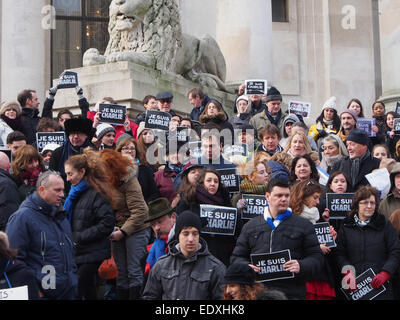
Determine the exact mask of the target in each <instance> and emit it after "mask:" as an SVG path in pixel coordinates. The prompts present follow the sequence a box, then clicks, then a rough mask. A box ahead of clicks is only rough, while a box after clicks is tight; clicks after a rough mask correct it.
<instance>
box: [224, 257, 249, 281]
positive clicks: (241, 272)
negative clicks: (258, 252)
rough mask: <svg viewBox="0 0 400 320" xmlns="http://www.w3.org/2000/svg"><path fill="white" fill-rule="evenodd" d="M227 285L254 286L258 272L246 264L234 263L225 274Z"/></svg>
mask: <svg viewBox="0 0 400 320" xmlns="http://www.w3.org/2000/svg"><path fill="white" fill-rule="evenodd" d="M224 281H225V284H245V285H246V284H247V285H249V286H252V285H253V284H254V282H255V281H256V272H255V271H254V270H253V269H252V268H251V267H250V266H249V265H248V264H247V263H245V262H236V263H232V264H231V265H230V266H229V267H228V269H227V270H226V273H225V278H224Z"/></svg>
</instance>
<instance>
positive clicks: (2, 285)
mask: <svg viewBox="0 0 400 320" xmlns="http://www.w3.org/2000/svg"><path fill="white" fill-rule="evenodd" d="M7 263H8V260H6V259H5V258H0V290H1V289H10V287H9V284H8V282H7V279H6V277H5V276H4V272H5V273H6V276H7V278H8V281H9V282H10V285H11V288H17V287H23V286H28V298H29V300H39V299H40V297H39V286H38V284H37V282H36V278H35V274H34V273H33V272H32V270H30V269H29V268H27V267H26V265H24V264H23V263H21V262H20V261H18V260H14V261H10V263H9V264H8V265H7Z"/></svg>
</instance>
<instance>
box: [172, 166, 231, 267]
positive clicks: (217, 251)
mask: <svg viewBox="0 0 400 320" xmlns="http://www.w3.org/2000/svg"><path fill="white" fill-rule="evenodd" d="M202 204H205V205H211V206H221V207H232V204H231V200H230V197H229V192H228V189H227V188H226V187H225V185H224V184H223V182H222V181H221V176H220V174H219V173H218V172H217V171H216V170H214V169H212V168H205V169H202V171H201V175H200V176H199V178H198V180H197V185H196V189H195V192H194V193H192V196H191V197H190V198H188V199H187V200H186V201H182V200H181V201H180V203H179V205H178V207H177V209H176V213H177V214H178V215H179V214H180V213H181V212H183V211H186V210H190V211H192V212H194V213H196V214H198V215H200V205H202ZM202 223H203V227H205V226H206V225H207V224H208V220H207V218H202ZM237 229H238V228H236V230H237ZM203 238H204V240H206V242H207V244H208V248H209V250H210V252H211V254H213V255H214V256H215V257H216V258H218V259H219V260H221V261H222V262H223V263H224V264H225V265H229V258H230V254H231V252H232V250H233V246H234V244H235V240H234V237H233V236H225V235H218V234H203Z"/></svg>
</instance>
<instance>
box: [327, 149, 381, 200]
mask: <svg viewBox="0 0 400 320" xmlns="http://www.w3.org/2000/svg"><path fill="white" fill-rule="evenodd" d="M380 163H381V160H379V159H378V158H375V157H372V156H369V157H367V158H366V159H364V160H363V161H362V162H361V164H360V171H359V173H358V175H357V178H356V181H355V184H354V185H353V186H347V192H352V191H355V190H357V189H358V187H359V186H366V185H369V182H368V180H367V178H365V176H366V175H367V174H369V173H371V172H372V170H375V169H379V165H380ZM351 166H352V163H351V160H350V157H349V156H347V157H344V158H343V159H342V160H341V161H338V162H336V163H335V165H334V166H333V168H332V172H335V171H343V172H344V173H346V175H347V177H348V178H349V180H350V183H351V181H352V179H351Z"/></svg>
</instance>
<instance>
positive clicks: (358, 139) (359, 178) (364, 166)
mask: <svg viewBox="0 0 400 320" xmlns="http://www.w3.org/2000/svg"><path fill="white" fill-rule="evenodd" d="M369 143H370V140H369V138H368V135H367V134H366V133H365V131H362V130H360V129H353V130H351V131H350V134H349V135H348V137H347V140H346V145H347V150H348V152H349V156H348V157H344V158H343V159H342V161H338V162H337V163H335V165H334V166H333V168H332V172H334V171H343V172H344V173H346V175H347V177H348V178H349V180H350V182H351V186H350V188H349V191H355V190H357V189H358V187H359V186H361V185H368V184H369V182H368V180H367V178H365V175H367V174H369V173H371V172H372V171H373V170H375V169H378V168H379V164H380V160H379V159H377V158H374V157H372V156H371V153H370V152H369V150H368V145H369Z"/></svg>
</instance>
